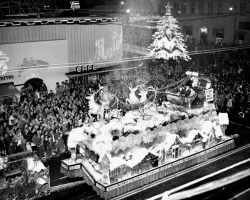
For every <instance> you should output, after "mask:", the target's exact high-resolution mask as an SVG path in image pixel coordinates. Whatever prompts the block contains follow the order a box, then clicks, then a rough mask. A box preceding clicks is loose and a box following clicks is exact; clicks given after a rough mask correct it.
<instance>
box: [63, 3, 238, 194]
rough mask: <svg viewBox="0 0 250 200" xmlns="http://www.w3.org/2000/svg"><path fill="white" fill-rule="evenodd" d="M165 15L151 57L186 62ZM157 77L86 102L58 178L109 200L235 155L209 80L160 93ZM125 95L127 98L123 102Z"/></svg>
mask: <svg viewBox="0 0 250 200" xmlns="http://www.w3.org/2000/svg"><path fill="white" fill-rule="evenodd" d="M166 8H167V13H166V15H165V16H164V17H163V18H162V19H161V20H160V21H159V24H158V27H157V28H158V31H157V32H156V33H155V34H154V36H153V37H154V42H153V44H152V45H151V47H150V49H151V50H150V55H149V57H150V58H152V59H163V60H164V59H166V60H167V59H170V58H173V59H176V58H182V59H184V60H188V59H189V56H188V55H187V52H186V50H185V45H183V43H182V36H181V34H180V33H178V30H179V28H178V26H177V25H176V20H175V19H174V18H173V17H172V16H171V15H170V7H169V6H167V7H166ZM133 73H134V72H133ZM143 73H144V74H145V69H143V70H141V71H140V73H138V74H136V75H135V76H137V77H139V78H140V77H145V76H144V75H143ZM161 74H162V73H159V74H158V75H159V76H160V75H161ZM158 75H157V76H155V75H153V74H152V73H150V74H149V76H146V78H145V79H144V80H146V81H141V80H140V81H135V82H134V84H131V82H133V81H132V80H130V79H126V80H127V82H124V80H118V79H117V80H118V83H119V84H120V86H119V87H117V89H115V90H114V91H115V92H112V87H115V83H111V84H106V85H103V86H100V87H99V89H98V90H97V91H95V92H94V93H92V94H90V95H89V97H87V99H88V100H89V113H88V115H89V119H88V120H86V121H85V122H86V123H85V124H84V125H83V126H82V127H79V128H76V129H73V130H72V131H71V132H70V133H69V137H68V147H69V149H70V151H71V158H70V159H67V160H63V161H62V165H61V172H62V173H64V174H66V175H67V176H69V177H76V176H80V177H83V178H84V179H85V181H86V183H87V184H89V185H91V186H92V187H93V189H94V190H95V191H96V192H97V194H99V195H100V196H101V197H103V198H105V199H111V198H113V197H116V196H119V195H121V194H124V193H127V192H128V191H131V190H134V189H137V188H140V187H142V186H143V185H146V184H149V183H151V182H156V181H159V180H161V179H163V178H164V177H166V176H168V175H170V174H173V173H175V172H177V171H179V170H182V169H185V168H187V167H190V166H192V165H195V164H197V163H200V162H204V161H206V160H207V159H209V158H211V157H214V156H216V155H219V154H221V153H224V152H226V151H229V150H231V149H233V148H234V147H235V143H234V139H233V138H230V137H228V136H226V135H225V129H226V126H227V125H228V123H229V120H228V116H227V114H225V113H223V114H220V115H217V112H216V110H215V106H214V104H213V103H212V102H213V89H212V84H211V81H210V79H209V78H207V77H206V76H204V75H200V74H199V73H196V72H186V76H185V77H183V78H182V79H181V80H179V81H174V82H172V83H170V84H168V85H165V86H164V85H163V84H162V83H160V84H158V85H160V87H158V85H153V83H156V82H157V81H158V80H153V81H151V82H150V81H149V80H152V77H157V78H159V76H158ZM129 77H130V76H128V78H129ZM165 79H166V78H164V79H162V82H164V81H165ZM149 82H150V84H148V83H149ZM123 90H127V91H129V93H128V94H127V96H125V97H124V96H123V97H122V98H120V97H119V95H117V94H118V92H119V91H123Z"/></svg>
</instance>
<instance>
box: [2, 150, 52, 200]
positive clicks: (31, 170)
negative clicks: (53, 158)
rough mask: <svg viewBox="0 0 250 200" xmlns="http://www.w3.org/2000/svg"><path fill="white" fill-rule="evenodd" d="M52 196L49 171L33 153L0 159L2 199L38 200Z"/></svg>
mask: <svg viewBox="0 0 250 200" xmlns="http://www.w3.org/2000/svg"><path fill="white" fill-rule="evenodd" d="M49 194H50V176H49V169H48V168H46V167H44V165H43V163H42V162H41V161H39V160H38V158H37V156H35V155H34V153H33V152H29V151H27V152H22V153H18V154H13V155H10V156H6V157H1V158H0V197H1V199H4V200H13V199H27V200H30V199H36V198H39V197H42V196H47V195H49Z"/></svg>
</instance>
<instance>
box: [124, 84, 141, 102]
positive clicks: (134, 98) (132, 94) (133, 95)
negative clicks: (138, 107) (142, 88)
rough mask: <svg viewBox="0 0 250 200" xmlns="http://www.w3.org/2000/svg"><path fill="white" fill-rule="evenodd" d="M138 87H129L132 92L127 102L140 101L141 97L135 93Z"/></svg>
mask: <svg viewBox="0 0 250 200" xmlns="http://www.w3.org/2000/svg"><path fill="white" fill-rule="evenodd" d="M137 89H138V87H135V88H131V87H129V90H130V94H129V98H126V103H129V104H138V103H140V99H139V98H137V96H136V95H135V91H136V90H137Z"/></svg>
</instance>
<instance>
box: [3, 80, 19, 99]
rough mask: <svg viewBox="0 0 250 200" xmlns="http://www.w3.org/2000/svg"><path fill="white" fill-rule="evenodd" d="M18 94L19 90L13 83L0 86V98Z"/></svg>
mask: <svg viewBox="0 0 250 200" xmlns="http://www.w3.org/2000/svg"><path fill="white" fill-rule="evenodd" d="M17 94H20V92H19V90H18V89H17V88H16V87H15V86H14V85H13V83H4V84H0V97H7V96H13V95H17Z"/></svg>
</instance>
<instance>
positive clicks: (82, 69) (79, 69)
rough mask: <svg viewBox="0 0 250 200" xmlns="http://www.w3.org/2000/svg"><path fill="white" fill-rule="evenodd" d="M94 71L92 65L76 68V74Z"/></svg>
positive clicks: (94, 68)
mask: <svg viewBox="0 0 250 200" xmlns="http://www.w3.org/2000/svg"><path fill="white" fill-rule="evenodd" d="M93 70H96V67H95V66H94V65H86V66H77V67H76V71H77V72H79V73H80V72H88V71H93Z"/></svg>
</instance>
